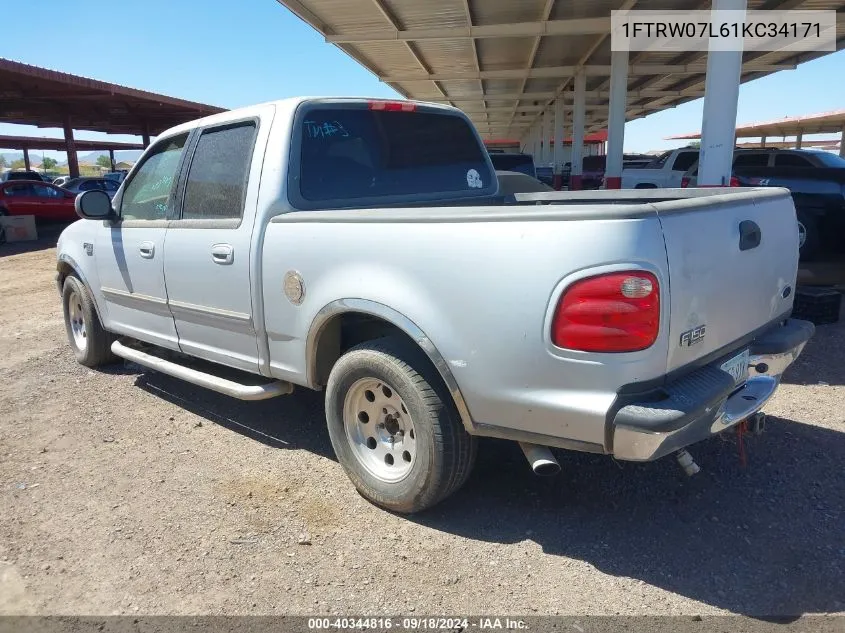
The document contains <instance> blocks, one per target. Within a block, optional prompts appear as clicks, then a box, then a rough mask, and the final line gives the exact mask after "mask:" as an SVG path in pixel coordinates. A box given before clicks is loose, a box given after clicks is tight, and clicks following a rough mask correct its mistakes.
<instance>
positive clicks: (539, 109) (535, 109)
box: [461, 104, 607, 116]
mask: <svg viewBox="0 0 845 633" xmlns="http://www.w3.org/2000/svg"><path fill="white" fill-rule="evenodd" d="M565 107H566V109H567V110H572V106H571V105H567V106H565ZM545 109H546V106H542V105H536V106H533V105H532V106H519V107H518V108H517V109H516V111H517V112H542V111H543V110H545ZM587 110H594V111H598V112H606V111H607V104H604V105H588V106H587ZM461 111H462V112H463V113H464V114H468V115H470V116H476V115H479V114H484V112H513V108H512V107H511V106H504V107H496V108H486V110H464V109H462V110H461Z"/></svg>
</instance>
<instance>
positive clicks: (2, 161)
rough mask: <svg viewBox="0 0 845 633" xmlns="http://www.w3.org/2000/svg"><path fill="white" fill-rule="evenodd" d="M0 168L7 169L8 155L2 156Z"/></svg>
mask: <svg viewBox="0 0 845 633" xmlns="http://www.w3.org/2000/svg"><path fill="white" fill-rule="evenodd" d="M0 169H6V157H5V156H0Z"/></svg>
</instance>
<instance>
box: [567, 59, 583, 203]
mask: <svg viewBox="0 0 845 633" xmlns="http://www.w3.org/2000/svg"><path fill="white" fill-rule="evenodd" d="M586 98H587V75H586V74H585V73H584V70H583V69H581V70H579V71H578V72H577V73H575V107H574V113H573V115H572V153H571V156H570V163H571V164H572V171H570V172H569V173H570V176H569V188H570V189H571V190H572V191H579V190H580V189H581V181H582V175H583V173H584V164H583V163H584V124H585V119H586V114H587V113H586V107H585V106H586Z"/></svg>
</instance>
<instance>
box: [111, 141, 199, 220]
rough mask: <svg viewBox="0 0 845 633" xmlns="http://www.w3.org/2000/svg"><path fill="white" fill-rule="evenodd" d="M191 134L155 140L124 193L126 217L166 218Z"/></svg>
mask: <svg viewBox="0 0 845 633" xmlns="http://www.w3.org/2000/svg"><path fill="white" fill-rule="evenodd" d="M187 140H188V134H187V133H185V134H180V135H178V136H173V137H171V138H168V139H164V140H161V141H159V142H158V143H156V145H155V146H154V147H153V149H152V151H151V153H150V154H148V155H147V157H146V158H145V159H144V162H143V164H142V165H141V166H140V168H139V169H138V171H136V172H135V175H134V176H133V177H132V180H131V181H130V182H129V184H128V185H127V186H126V190H125V191H124V192H123V201H122V203H121V206H120V215H121V217H122V218H123V219H124V220H165V219H167V215H168V211H169V209H170V208H171V207H172V206H173V196H174V194H175V191H176V177H177V171H178V169H179V161H180V160H181V158H182V152H183V151H184V149H185V141H187Z"/></svg>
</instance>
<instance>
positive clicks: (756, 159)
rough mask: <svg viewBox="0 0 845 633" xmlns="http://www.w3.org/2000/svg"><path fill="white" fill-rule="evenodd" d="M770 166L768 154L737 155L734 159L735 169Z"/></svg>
mask: <svg viewBox="0 0 845 633" xmlns="http://www.w3.org/2000/svg"><path fill="white" fill-rule="evenodd" d="M768 164H769V155H768V154H737V155H736V158H734V167H765V166H766V165H768Z"/></svg>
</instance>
